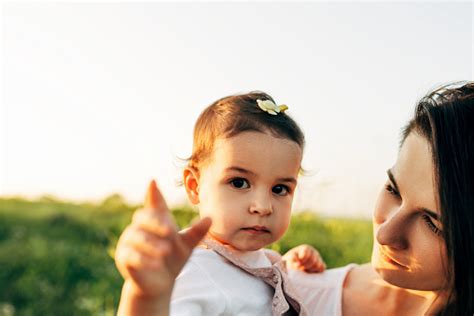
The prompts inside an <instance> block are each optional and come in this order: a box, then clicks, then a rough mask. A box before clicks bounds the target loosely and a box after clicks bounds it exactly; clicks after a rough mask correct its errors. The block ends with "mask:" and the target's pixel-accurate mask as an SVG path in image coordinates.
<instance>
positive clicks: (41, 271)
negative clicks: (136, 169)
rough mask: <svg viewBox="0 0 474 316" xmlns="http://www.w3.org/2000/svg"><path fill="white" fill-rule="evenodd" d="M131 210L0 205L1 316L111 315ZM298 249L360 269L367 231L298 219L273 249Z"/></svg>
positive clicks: (179, 216)
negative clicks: (120, 242) (117, 255)
mask: <svg viewBox="0 0 474 316" xmlns="http://www.w3.org/2000/svg"><path fill="white" fill-rule="evenodd" d="M136 207H137V206H131V205H127V204H125V203H124V202H123V200H122V199H121V197H120V196H118V195H113V196H110V197H109V198H107V199H105V200H104V201H103V202H102V203H100V204H91V203H82V204H77V203H70V202H64V201H60V200H57V199H54V198H48V197H45V198H42V199H39V200H36V201H28V200H24V199H19V198H18V199H13V198H11V199H5V198H4V199H0V316H3V315H114V314H115V312H116V308H117V304H118V300H119V296H120V289H121V285H122V279H121V277H120V275H119V273H118V272H117V270H116V268H115V265H114V261H113V258H112V257H113V251H114V248H115V244H116V242H117V239H118V236H119V235H120V232H121V231H122V230H123V228H124V227H125V226H126V225H127V224H128V223H129V221H130V219H131V216H132V213H133V210H134V209H135V208H136ZM173 215H174V216H175V219H176V221H177V223H178V225H179V226H180V227H185V226H187V225H188V223H189V222H190V221H191V220H192V219H193V218H195V217H196V215H197V214H196V213H195V212H193V211H192V210H191V209H190V208H188V207H179V208H175V209H173ZM302 243H306V244H310V245H313V246H314V247H315V248H317V249H318V250H319V252H320V253H321V255H322V256H323V258H324V260H325V261H326V263H327V265H328V267H338V266H342V265H345V264H348V263H350V262H356V263H363V262H367V261H368V260H369V258H370V251H371V245H372V226H371V223H370V221H368V220H352V219H327V218H320V217H318V216H316V215H315V214H314V213H312V212H299V213H296V214H295V215H294V216H293V218H292V222H291V225H290V229H289V231H288V232H287V234H286V235H285V237H284V238H283V239H282V240H280V241H279V242H278V243H275V244H273V245H271V248H272V249H274V250H277V251H279V252H281V253H284V252H286V251H287V250H288V249H290V248H292V247H294V246H296V245H299V244H302Z"/></svg>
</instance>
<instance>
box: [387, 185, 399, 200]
mask: <svg viewBox="0 0 474 316" xmlns="http://www.w3.org/2000/svg"><path fill="white" fill-rule="evenodd" d="M385 191H387V192H388V193H390V194H391V195H394V196H396V197H400V193H399V192H398V191H397V190H396V189H395V188H394V187H393V186H392V185H391V184H390V183H388V184H386V185H385Z"/></svg>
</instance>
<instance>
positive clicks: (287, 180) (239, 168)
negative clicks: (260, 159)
mask: <svg viewBox="0 0 474 316" xmlns="http://www.w3.org/2000/svg"><path fill="white" fill-rule="evenodd" d="M225 171H237V172H240V173H245V174H250V175H253V176H256V175H257V174H256V173H255V172H253V171H250V170H247V169H245V168H242V167H237V166H231V167H228V168H225ZM277 182H290V183H293V184H296V183H297V180H296V179H295V178H293V177H288V178H278V179H277Z"/></svg>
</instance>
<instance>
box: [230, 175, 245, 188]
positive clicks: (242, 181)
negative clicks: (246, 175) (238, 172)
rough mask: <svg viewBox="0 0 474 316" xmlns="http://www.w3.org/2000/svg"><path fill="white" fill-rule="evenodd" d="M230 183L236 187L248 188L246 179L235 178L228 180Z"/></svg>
mask: <svg viewBox="0 0 474 316" xmlns="http://www.w3.org/2000/svg"><path fill="white" fill-rule="evenodd" d="M230 184H231V185H232V186H233V187H234V188H236V189H248V188H250V184H249V183H248V181H247V180H245V179H242V178H235V179H232V180H230Z"/></svg>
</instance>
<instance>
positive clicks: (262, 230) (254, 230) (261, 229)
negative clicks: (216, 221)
mask: <svg viewBox="0 0 474 316" xmlns="http://www.w3.org/2000/svg"><path fill="white" fill-rule="evenodd" d="M242 230H243V231H245V232H248V233H250V234H255V235H258V234H266V233H269V232H270V230H269V229H268V228H266V227H265V226H252V227H244V228H242Z"/></svg>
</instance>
